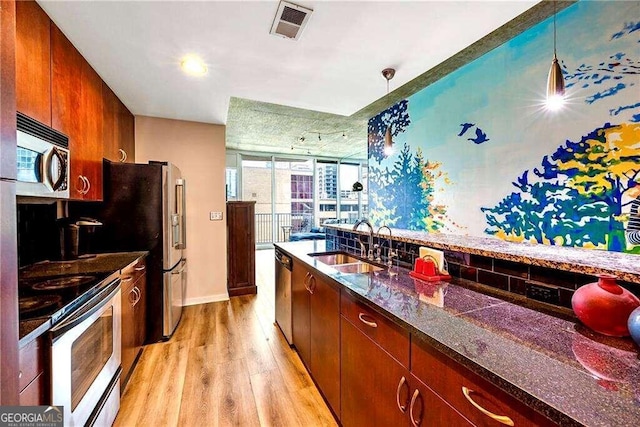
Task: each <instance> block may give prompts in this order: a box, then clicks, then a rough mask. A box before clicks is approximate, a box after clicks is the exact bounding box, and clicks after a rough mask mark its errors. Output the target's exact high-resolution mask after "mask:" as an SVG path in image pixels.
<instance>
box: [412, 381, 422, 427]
mask: <svg viewBox="0 0 640 427" xmlns="http://www.w3.org/2000/svg"><path fill="white" fill-rule="evenodd" d="M419 396H420V390H418V389H416V391H414V392H413V396H412V397H411V406H410V407H409V418H411V425H412V426H413V427H418V426H419V425H420V423H421V422H422V414H421V415H420V418H419V419H418V420H416V419H415V417H414V416H413V407H414V406H415V404H416V400H418V397H419Z"/></svg>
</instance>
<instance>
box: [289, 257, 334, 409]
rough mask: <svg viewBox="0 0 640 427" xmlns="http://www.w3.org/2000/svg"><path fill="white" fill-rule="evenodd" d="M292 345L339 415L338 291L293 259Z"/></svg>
mask: <svg viewBox="0 0 640 427" xmlns="http://www.w3.org/2000/svg"><path fill="white" fill-rule="evenodd" d="M291 280H292V282H291V283H292V288H291V294H292V304H293V306H292V319H293V344H294V345H295V347H296V350H297V351H298V353H299V354H300V357H301V358H302V360H303V362H304V363H305V365H306V366H307V368H308V370H309V372H310V373H311V376H312V377H313V379H314V380H315V382H316V384H317V385H318V388H319V389H320V390H321V391H322V394H323V396H324V397H325V399H326V400H327V402H328V403H329V406H330V407H331V409H332V411H333V412H334V414H336V416H338V417H339V416H340V291H339V290H338V289H337V286H336V285H334V284H332V283H330V282H329V281H327V280H325V279H322V278H321V277H320V276H319V275H318V274H317V273H314V272H313V271H310V270H308V269H306V268H305V267H304V266H303V265H302V264H301V263H296V262H294V264H293V271H292V275H291Z"/></svg>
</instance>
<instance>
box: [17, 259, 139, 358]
mask: <svg viewBox="0 0 640 427" xmlns="http://www.w3.org/2000/svg"><path fill="white" fill-rule="evenodd" d="M145 255H147V252H143V251H142V252H117V253H106V254H97V255H96V256H94V257H91V258H83V259H77V260H71V261H43V262H39V263H35V264H31V265H29V266H26V267H23V268H21V269H20V271H19V274H18V276H19V279H20V280H21V281H22V280H31V279H38V278H45V277H46V278H52V277H58V276H72V275H87V274H104V275H109V274H112V273H115V272H117V271H118V270H122V269H123V268H125V267H126V266H128V265H129V264H131V263H132V262H134V261H135V260H137V259H138V258H140V257H142V256H145ZM51 326H52V325H51V319H50V317H39V318H34V319H27V320H21V321H20V322H19V335H18V336H19V338H20V341H19V346H20V347H23V346H25V345H26V344H28V343H29V342H31V341H33V340H34V339H36V338H38V337H39V336H40V335H42V334H44V333H45V332H46V331H48V330H49V329H50V328H51Z"/></svg>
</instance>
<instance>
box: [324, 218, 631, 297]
mask: <svg viewBox="0 0 640 427" xmlns="http://www.w3.org/2000/svg"><path fill="white" fill-rule="evenodd" d="M326 232H327V241H326V244H327V250H343V251H347V252H350V253H354V254H358V255H359V254H360V244H359V243H358V237H359V236H361V238H362V242H363V243H364V244H365V245H366V246H367V248H368V247H369V242H368V240H369V236H366V235H360V234H356V233H352V232H349V231H346V230H338V229H332V228H327V230H326ZM373 243H374V244H378V245H380V247H381V248H382V254H383V258H384V259H385V260H386V256H387V248H388V246H389V239H388V238H378V237H374V241H373ZM391 245H392V246H393V250H394V251H397V254H398V258H397V259H396V260H394V262H395V263H397V264H398V265H400V266H402V267H406V268H412V267H413V264H414V261H415V259H416V258H417V257H418V256H419V247H420V245H417V244H413V243H406V242H402V241H398V240H393V239H392V243H391ZM444 255H445V259H446V260H447V263H448V268H449V274H451V275H452V276H453V277H459V278H462V279H467V280H470V281H473V282H476V283H480V284H482V285H486V286H490V287H492V288H496V289H500V290H502V291H507V292H509V293H513V294H516V295H520V296H522V297H526V298H527V299H531V300H535V301H542V302H545V303H548V304H552V305H555V306H560V307H566V308H571V297H572V296H573V293H574V292H575V290H576V289H578V288H579V287H580V286H582V285H585V284H587V283H591V282H595V281H597V278H596V277H595V276H591V275H587V274H581V273H573V272H569V271H565V270H558V269H553V268H545V267H538V266H534V265H529V264H524V263H518V262H513V261H505V260H500V259H495V258H491V257H487V256H480V255H475V254H469V253H464V252H459V251H448V250H445V251H444ZM618 283H619V284H620V285H621V286H623V287H625V288H627V289H629V290H630V291H631V292H633V293H634V294H636V295H638V296H639V297H640V291H639V290H638V286H637V285H634V284H631V283H626V282H624V281H619V282H618Z"/></svg>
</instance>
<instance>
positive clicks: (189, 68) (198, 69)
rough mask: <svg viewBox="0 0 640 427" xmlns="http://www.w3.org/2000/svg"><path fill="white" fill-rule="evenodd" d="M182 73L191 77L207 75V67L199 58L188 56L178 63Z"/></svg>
mask: <svg viewBox="0 0 640 427" xmlns="http://www.w3.org/2000/svg"><path fill="white" fill-rule="evenodd" d="M180 67H181V68H182V71H184V72H185V73H187V74H191V75H192V76H202V75H204V74H206V73H207V66H206V65H205V64H204V62H202V60H201V59H200V58H197V57H195V56H188V57H186V58H184V59H183V60H182V62H180Z"/></svg>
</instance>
